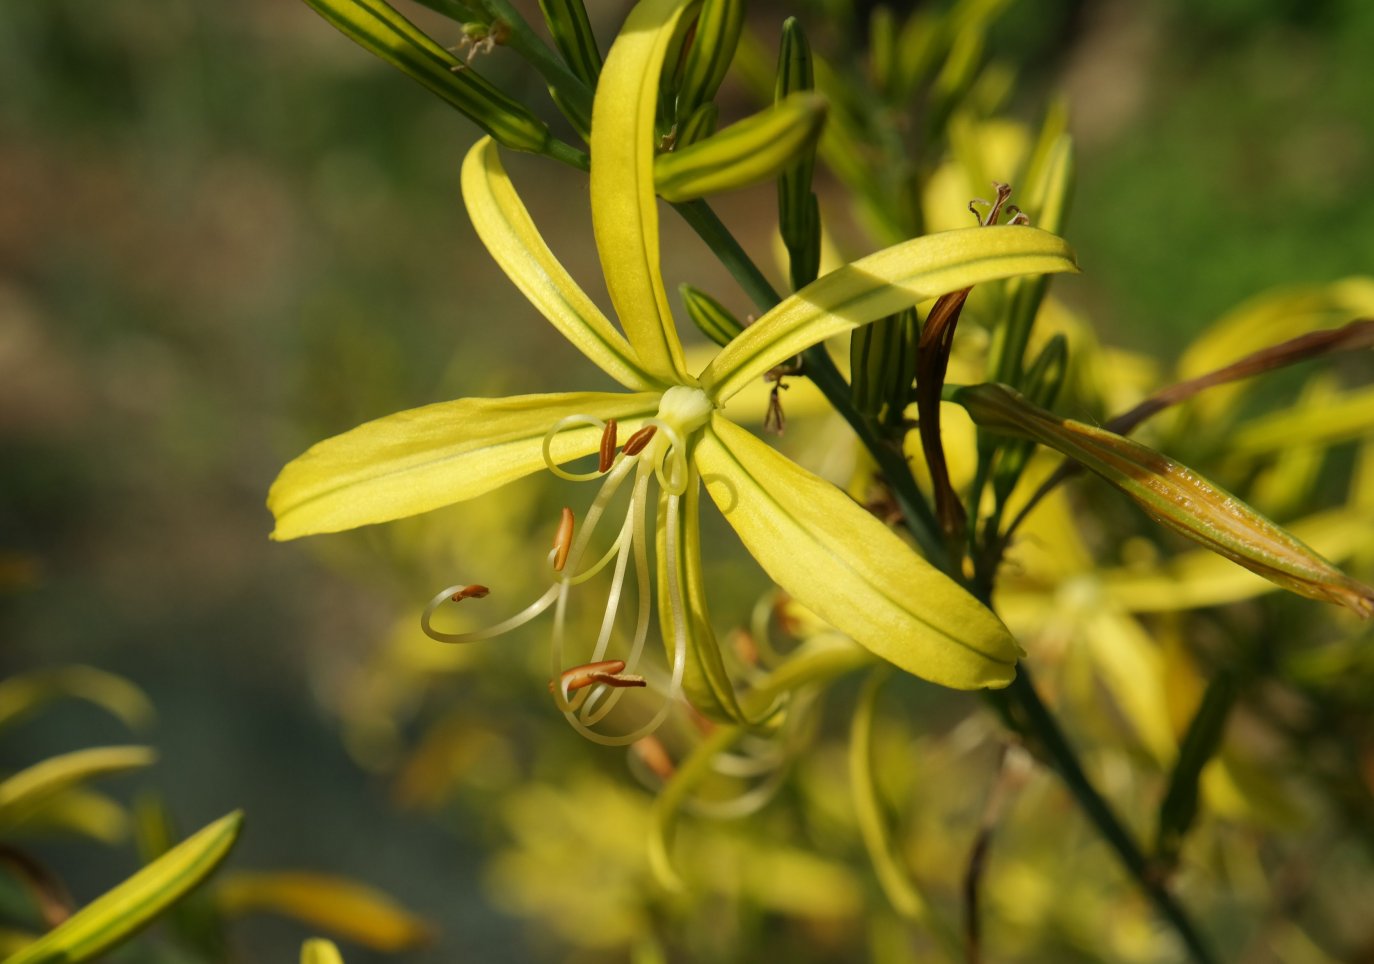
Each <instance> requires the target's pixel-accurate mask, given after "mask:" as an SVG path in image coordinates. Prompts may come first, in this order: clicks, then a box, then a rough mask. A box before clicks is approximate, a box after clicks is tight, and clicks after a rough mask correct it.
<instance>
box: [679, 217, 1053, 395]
mask: <svg viewBox="0 0 1374 964" xmlns="http://www.w3.org/2000/svg"><path fill="white" fill-rule="evenodd" d="M1075 270H1077V269H1076V267H1075V265H1074V260H1073V252H1072V250H1071V249H1070V248H1069V246H1068V244H1066V243H1065V242H1064V241H1063V240H1062V239H1061V238H1057V237H1055V236H1054V235H1052V234H1046V233H1045V232H1044V231H1040V230H1037V229H1035V228H1027V227H1021V226H1019V225H1017V226H1003V227H993V228H965V229H964V230H961V231H946V232H944V233H943V234H931V235H927V236H925V237H921V238H915V239H913V240H911V241H905V242H903V243H901V244H897V245H893V246H892V247H890V248H885V249H884V250H882V251H879V252H877V253H876V254H871V255H869V256H868V257H866V258H861V259H860V260H858V261H855V262H854V263H853V264H848V265H845V266H844V267H843V268H840V269H839V270H837V271H832V272H831V273H830V274H828V275H826V276H825V277H823V278H820V279H819V280H817V281H815V282H813V283H811V284H809V285H807V286H806V287H805V288H803V289H802V290H801V291H798V292H797V293H796V294H794V295H792V296H791V297H789V298H787V299H785V300H784V301H783V302H782V303H781V304H779V305H778V306H777V307H776V308H774V309H772V310H771V311H769V312H767V313H766V314H764V316H763V317H762V318H760V319H759V320H758V321H756V322H754V323H753V324H752V325H750V326H749V327H748V328H746V329H745V330H744V332H743V333H742V334H741V335H740V336H739V337H738V338H736V339H735V340H734V341H732V342H730V344H728V345H726V346H725V348H724V349H722V350H721V353H720V354H719V355H717V356H716V357H715V359H714V360H713V361H712V362H711V364H710V365H709V366H707V368H706V371H704V372H703V373H702V375H701V384H702V388H703V389H705V390H706V392H707V394H708V395H710V396H711V398H712V399H713V400H716V401H724V400H725V399H727V398H729V397H730V396H731V395H733V394H735V393H736V392H737V391H739V390H740V389H741V388H743V387H744V386H745V385H747V384H748V383H749V382H750V381H752V380H753V379H755V378H758V377H759V376H761V375H763V374H764V373H765V372H767V371H768V370H769V369H771V368H773V367H775V366H777V365H780V364H782V363H783V362H785V361H787V360H788V359H789V358H792V357H793V356H794V355H797V354H799V353H800V352H802V351H804V350H805V349H807V348H810V347H811V346H812V345H815V344H819V343H820V342H822V341H824V340H825V339H826V338H829V337H830V336H831V335H835V334H839V333H840V332H843V331H849V330H850V329H852V328H857V327H859V326H860V325H866V324H868V323H869V322H871V321H875V320H877V319H878V318H882V317H884V316H886V315H890V314H893V313H894V312H897V311H900V310H901V309H903V308H908V307H910V306H911V305H914V304H916V303H917V302H918V301H924V300H926V299H927V298H933V297H935V296H937V295H942V294H945V293H947V292H950V291H958V290H959V289H960V288H967V287H969V286H970V285H975V284H979V283H981V282H985V281H994V280H996V279H998V278H1010V277H1013V276H1016V275H1025V274H1050V273H1053V272H1058V271H1075Z"/></svg>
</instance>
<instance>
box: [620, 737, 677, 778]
mask: <svg viewBox="0 0 1374 964" xmlns="http://www.w3.org/2000/svg"><path fill="white" fill-rule="evenodd" d="M630 749H631V750H632V751H633V752H634V754H635V756H637V757H639V758H640V759H641V760H642V761H644V765H645V766H646V767H648V768H649V769H650V770H651V771H653V774H654V776H656V777H658V778H659V779H660V780H671V779H672V778H673V773H674V772H676V770H677V767H675V766H674V765H673V758H672V757H670V756H669V755H668V750H667V748H666V747H664V745H663V743H662V741H660V740H659V739H658V737H655V736H646V737H644V738H643V739H640V740H635V741H634V743H632V744H631V745H630Z"/></svg>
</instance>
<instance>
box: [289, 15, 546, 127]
mask: <svg viewBox="0 0 1374 964" xmlns="http://www.w3.org/2000/svg"><path fill="white" fill-rule="evenodd" d="M305 2H306V3H308V4H310V6H312V7H314V8H315V11H316V12H317V13H318V14H319V15H320V16H322V17H324V19H326V20H328V21H329V22H330V23H331V24H333V25H334V26H335V27H337V28H338V29H339V30H340V31H341V32H342V33H343V34H344V35H345V36H347V37H348V38H349V39H350V40H352V41H354V42H355V43H357V44H358V45H359V46H361V47H363V48H364V49H365V50H368V51H370V52H372V53H374V54H376V55H377V56H378V57H380V58H381V59H383V60H385V61H386V62H387V63H389V64H391V65H392V66H393V67H395V68H397V69H398V70H400V71H401V72H402V73H404V74H406V75H407V76H409V77H411V78H412V79H414V80H416V81H419V82H420V83H421V84H423V85H424V86H425V87H427V88H429V89H430V91H432V92H433V93H435V94H437V95H438V96H439V97H441V98H443V99H444V100H445V101H447V102H448V103H449V104H451V105H452V106H454V107H456V108H457V109H458V110H460V111H462V112H463V113H464V114H466V115H467V117H468V118H469V119H470V120H472V122H473V123H475V124H476V125H477V126H478V127H481V128H482V129H483V130H485V131H486V132H487V133H488V134H491V135H492V136H493V137H495V138H496V139H497V140H498V141H500V142H501V143H502V144H505V145H506V146H507V147H511V148H514V149H515V150H518V151H533V152H538V151H541V150H543V149H544V147H545V146H546V145H547V144H548V143H549V140H550V137H549V129H548V127H546V126H545V125H544V122H543V121H540V120H539V119H537V118H536V117H535V116H534V115H533V114H531V113H530V112H529V111H528V110H527V109H526V108H525V106H524V105H523V104H520V103H518V102H516V101H514V100H511V99H510V98H509V97H507V96H506V95H505V94H503V93H501V91H500V90H498V89H497V88H495V87H493V86H492V85H491V84H490V83H489V82H488V81H486V80H485V79H483V78H482V77H481V76H480V75H478V74H477V72H476V71H474V70H473V69H472V68H470V67H468V65H467V64H464V63H463V62H462V61H460V60H458V59H457V58H456V57H454V56H453V54H451V53H449V52H448V51H447V50H445V49H444V48H443V47H440V46H439V45H438V44H437V43H435V42H434V41H433V40H431V39H429V37H427V36H426V35H425V34H424V32H423V31H421V30H420V29H419V28H418V27H416V26H415V25H414V24H413V23H411V22H410V21H409V20H407V19H406V18H405V17H403V16H401V15H400V13H398V12H397V11H396V10H395V9H394V8H393V7H391V6H390V5H389V4H387V3H386V2H385V0H305Z"/></svg>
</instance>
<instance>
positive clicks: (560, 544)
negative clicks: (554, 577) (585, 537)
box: [553, 505, 573, 572]
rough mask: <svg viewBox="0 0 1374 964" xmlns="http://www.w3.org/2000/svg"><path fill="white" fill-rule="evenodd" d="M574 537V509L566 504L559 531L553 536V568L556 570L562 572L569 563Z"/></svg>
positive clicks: (559, 521) (559, 523) (559, 522)
mask: <svg viewBox="0 0 1374 964" xmlns="http://www.w3.org/2000/svg"><path fill="white" fill-rule="evenodd" d="M572 537H573V511H572V509H569V508H568V507H567V506H566V505H565V506H564V507H563V517H562V518H561V519H559V520H558V532H557V534H556V535H555V536H554V537H553V548H554V555H553V569H554V572H562V571H563V567H564V566H565V565H567V562H568V553H569V552H570V551H572Z"/></svg>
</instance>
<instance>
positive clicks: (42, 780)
mask: <svg viewBox="0 0 1374 964" xmlns="http://www.w3.org/2000/svg"><path fill="white" fill-rule="evenodd" d="M156 760H157V754H156V753H154V752H153V751H152V750H150V749H148V748H147V747H146V746H102V747H95V748H92V749H89V750H76V751H75V752H72V753H63V754H62V755H60V756H55V757H51V758H49V759H47V760H44V761H43V762H42V763H35V764H34V765H33V766H31V767H29V768H28V769H26V770H21V771H19V772H18V773H16V774H15V775H14V776H12V777H10V778H9V779H7V780H5V781H4V782H3V783H0V829H4V830H8V829H10V828H12V827H14V826H15V825H16V824H19V823H22V822H23V821H24V820H26V819H27V818H28V817H29V816H30V815H32V814H33V812H34V811H35V810H36V809H38V808H39V807H40V806H41V805H42V804H43V801H45V800H47V799H49V798H50V797H52V796H54V795H56V794H58V793H61V792H62V791H63V790H66V789H68V788H69V787H74V786H77V785H78V784H82V783H85V782H86V781H88V780H94V779H96V778H98V777H105V776H113V775H115V774H119V773H127V772H129V771H130V770H139V769H142V768H143V767H147V766H151V765H152V764H153V763H154V762H155V761H156Z"/></svg>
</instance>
